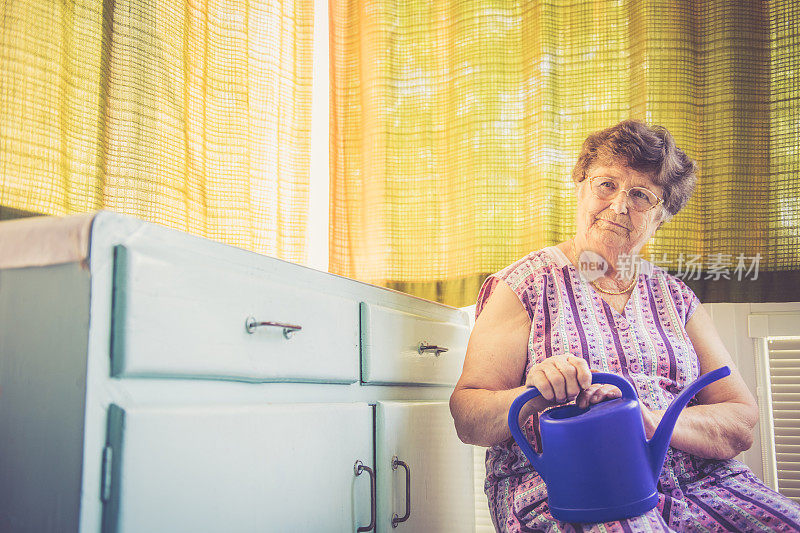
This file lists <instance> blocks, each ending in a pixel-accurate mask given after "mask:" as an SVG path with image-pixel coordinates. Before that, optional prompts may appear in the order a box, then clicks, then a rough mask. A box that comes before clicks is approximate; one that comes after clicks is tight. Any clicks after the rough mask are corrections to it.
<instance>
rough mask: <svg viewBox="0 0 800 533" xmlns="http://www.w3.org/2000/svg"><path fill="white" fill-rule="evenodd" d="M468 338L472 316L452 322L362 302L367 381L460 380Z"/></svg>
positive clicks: (364, 375) (437, 382)
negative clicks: (469, 320) (462, 320)
mask: <svg viewBox="0 0 800 533" xmlns="http://www.w3.org/2000/svg"><path fill="white" fill-rule="evenodd" d="M468 338H469V326H468V324H467V323H466V320H465V322H464V323H454V322H446V321H441V320H437V319H435V318H432V317H426V316H423V315H418V314H411V313H406V312H403V311H399V310H397V309H391V308H387V307H383V306H380V305H375V304H370V303H366V302H362V303H361V358H362V376H361V379H362V381H364V382H366V383H387V384H388V383H418V384H428V385H454V384H455V383H456V381H458V376H459V375H460V373H461V366H462V364H463V362H464V354H465V353H466V349H467V340H468ZM426 347H427V349H425V348H426ZM436 348H446V349H447V351H441V352H439V351H438V350H437V349H436Z"/></svg>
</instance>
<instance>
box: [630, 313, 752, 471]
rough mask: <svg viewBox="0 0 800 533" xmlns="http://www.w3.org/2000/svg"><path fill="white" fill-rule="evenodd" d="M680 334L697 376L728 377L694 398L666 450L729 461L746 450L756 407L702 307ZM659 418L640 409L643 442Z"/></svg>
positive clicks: (659, 415)
mask: <svg viewBox="0 0 800 533" xmlns="http://www.w3.org/2000/svg"><path fill="white" fill-rule="evenodd" d="M686 332H687V333H688V334H689V339H690V340H691V341H692V345H693V346H694V349H695V352H697V357H698V359H699V362H700V373H701V374H705V373H707V372H710V371H711V370H714V369H716V368H719V367H721V366H725V365H727V366H729V367H730V368H731V375H730V376H728V377H725V378H722V379H720V380H719V381H715V382H714V383H711V384H710V385H708V386H706V387H705V388H704V389H702V390H701V391H700V392H699V393H697V399H698V401H699V405H694V406H692V407H687V408H686V409H684V410H683V411H682V412H681V414H680V416H678V421H677V423H676V424H675V430H674V432H673V433H672V440H671V441H670V446H673V447H674V448H677V449H679V450H683V451H685V452H688V453H691V454H692V455H696V456H698V457H705V458H709V459H730V458H732V457H735V456H736V455H738V454H739V453H740V452H742V451H744V450H747V449H748V448H750V446H752V444H753V428H755V426H756V424H757V423H758V405H757V404H756V401H755V399H754V398H753V395H752V394H751V393H750V390H749V389H748V388H747V385H745V383H744V380H742V376H741V375H740V374H739V372H738V370H736V368H735V366H734V364H733V360H732V359H731V356H730V354H729V353H728V350H726V349H725V345H724V344H723V343H722V340H721V339H720V338H719V335H718V334H717V331H716V329H715V328H714V323H713V322H712V320H711V317H710V316H709V315H708V313H707V312H706V310H705V309H704V308H703V306H702V305H701V306H698V308H697V310H695V312H694V314H693V315H692V316H691V318H690V319H689V322H687V324H686ZM663 415H664V411H663V410H659V411H649V410H648V409H647V408H645V407H644V406H643V407H642V418H643V420H644V425H645V433H646V434H647V438H650V437H651V436H652V435H653V432H654V431H655V428H656V427H657V426H658V423H659V422H660V421H661V417H662V416H663Z"/></svg>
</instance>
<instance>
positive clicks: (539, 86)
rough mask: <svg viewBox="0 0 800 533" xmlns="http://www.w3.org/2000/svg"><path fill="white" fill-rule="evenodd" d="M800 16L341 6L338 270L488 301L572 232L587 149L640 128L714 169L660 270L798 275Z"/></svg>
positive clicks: (505, 6) (649, 253)
mask: <svg viewBox="0 0 800 533" xmlns="http://www.w3.org/2000/svg"><path fill="white" fill-rule="evenodd" d="M799 15H800V12H798V6H797V2H785V1H784V2H778V1H774V2H769V3H767V2H763V3H761V2H747V1H738V2H730V1H722V0H714V1H700V0H686V1H672V2H662V1H654V0H651V1H642V0H621V1H619V0H592V1H587V2H567V1H555V2H542V1H539V0H529V1H518V2H510V1H499V0H480V1H478V0H473V1H470V0H449V1H443V0H442V1H435V2H422V1H408V0H406V1H400V0H380V1H377V0H341V1H339V2H336V3H334V4H333V9H332V16H331V26H332V35H331V39H332V49H333V54H332V63H333V64H332V105H333V110H332V114H333V116H332V121H333V122H332V128H331V131H332V135H333V138H332V147H333V154H334V157H333V159H332V165H331V167H332V168H331V172H332V178H331V238H330V244H331V261H330V264H331V267H330V268H331V271H332V272H335V273H338V274H342V275H345V276H348V277H354V278H357V279H361V280H364V281H368V282H371V283H376V284H382V285H386V286H389V287H392V288H396V289H399V290H403V291H407V292H411V293H413V294H417V295H419V296H423V297H426V298H431V299H436V300H439V301H443V302H445V303H449V304H452V305H457V306H460V305H469V304H471V303H473V302H474V298H475V295H476V293H477V288H478V286H479V284H480V282H481V281H482V280H483V279H484V278H485V277H486V275H488V274H489V273H492V272H495V271H497V270H499V269H500V268H503V267H504V266H506V265H508V264H510V263H511V262H513V261H514V260H516V259H518V258H519V257H522V256H523V255H525V254H527V253H528V252H530V251H532V250H534V249H538V248H541V247H542V246H546V245H551V244H555V243H556V242H559V241H561V240H564V239H566V238H568V237H569V236H570V235H571V234H572V233H573V232H574V208H575V198H574V195H573V185H572V182H571V180H570V177H569V176H570V172H571V168H572V166H573V164H574V162H575V159H576V157H577V153H578V150H579V148H580V144H581V142H582V141H583V139H584V138H585V137H586V135H588V134H589V133H590V132H592V131H595V130H598V129H601V128H604V127H607V126H610V125H613V124H615V123H617V122H618V121H620V120H623V119H626V118H638V119H643V120H645V121H647V122H649V123H655V124H661V125H664V126H666V127H667V128H669V130H670V131H671V132H672V133H673V134H674V135H675V137H676V140H677V142H678V145H679V146H681V147H682V148H684V149H685V150H686V151H687V153H689V154H690V156H691V157H693V158H695V159H696V160H697V161H698V163H699V165H700V183H699V186H698V189H697V191H696V193H695V196H694V198H693V200H692V201H691V202H690V203H689V205H688V206H687V207H686V208H684V210H683V211H682V212H681V213H680V214H678V215H677V216H676V217H675V218H673V220H672V221H670V222H669V223H667V224H665V225H664V227H662V228H661V229H660V230H659V231H658V232H657V233H656V236H655V237H654V238H653V239H652V240H651V242H650V244H649V245H648V247H647V248H646V250H644V251H643V255H644V256H645V257H648V258H650V259H651V260H653V261H655V262H657V263H659V264H661V265H663V266H666V267H667V268H669V269H670V270H672V271H680V270H681V269H682V268H683V267H684V262H685V260H686V259H687V258H690V257H695V256H696V257H697V258H698V259H697V260H699V261H700V262H701V263H704V266H702V267H701V272H702V274H703V275H702V276H701V278H705V276H706V275H707V274H708V273H709V272H710V271H712V270H714V269H713V268H712V267H713V266H714V265H712V263H713V262H714V261H715V260H716V261H717V263H719V262H720V261H721V260H722V261H728V262H729V268H728V275H729V276H731V275H733V271H734V268H735V266H736V260H737V258H740V257H745V258H747V260H748V262H749V263H748V266H749V265H750V264H751V263H752V261H753V260H752V258H753V257H759V258H760V264H759V267H760V269H761V271H762V272H764V271H766V272H772V273H777V272H783V271H798V270H800V252H798V246H797V245H798V244H800V242H798V239H799V238H798V234H800V216H799V215H800V213H798V209H799V207H798V202H797V193H798V192H799V191H798V190H797V187H798V182H797V180H796V176H797V161H798V154H797V151H796V146H797V139H798V135H797V131H796V128H797V124H798V121H797V120H796V116H797V109H798V99H799V98H800V96H799V95H798V92H797V85H796V83H797V82H796V81H794V80H795V79H797V57H798V56H800V50H798V45H797V22H796V21H797V19H798V16H799ZM792 73H794V74H792ZM781 84H782V85H781ZM781 87H783V88H781ZM781 91H784V93H785V94H784V95H783V96H780V95H781V94H783V93H781ZM787 102H788V103H787ZM792 113H794V114H792ZM793 178H794V179H793ZM782 243H783V244H782ZM716 266H717V267H718V266H719V265H716ZM700 281H701V282H703V281H704V279H701V280H700ZM722 281H724V279H723V280H722ZM748 282H749V281H742V283H748ZM752 287H753V285H750V286H748V289H747V290H748V291H749V293H748V294H752V293H753V292H757V291H752V290H750V289H752ZM740 290H743V289H741V288H740ZM721 297H722V298H723V299H724V298H725V296H724V295H722V296H721ZM795 297H796V298H800V294H796V295H795Z"/></svg>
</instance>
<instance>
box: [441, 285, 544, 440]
mask: <svg viewBox="0 0 800 533" xmlns="http://www.w3.org/2000/svg"><path fill="white" fill-rule="evenodd" d="M530 330H531V320H530V318H529V317H528V313H527V311H526V310H525V308H524V307H523V305H522V302H521V301H520V300H519V298H518V297H517V295H516V294H514V291H512V290H511V288H510V287H509V286H508V285H507V284H506V283H504V282H502V281H500V282H498V283H497V287H495V289H494V292H493V293H492V295H491V296H490V297H489V300H488V301H487V302H486V305H485V306H484V308H483V310H482V312H481V314H480V315H479V316H478V318H477V319H476V320H475V326H474V327H473V328H472V333H471V334H470V337H469V343H468V344H467V355H466V358H465V359H464V368H463V370H462V372H461V377H460V378H459V380H458V383H457V384H456V387H455V390H454V391H453V394H452V395H451V396H450V412H451V414H452V415H453V420H454V421H455V425H456V432H457V433H458V437H459V438H460V439H461V440H462V441H464V442H466V443H467V444H476V445H479V446H492V445H494V444H497V443H499V442H502V441H504V440H506V439H508V438H510V437H511V432H510V431H509V429H508V422H507V420H508V418H507V417H508V410H509V408H510V407H511V403H512V402H513V401H514V399H515V398H516V397H517V396H519V395H520V394H522V392H523V391H524V390H525V387H520V386H519V384H520V383H521V382H522V376H523V374H524V372H525V363H526V360H527V350H528V336H529V335H530ZM533 403H534V402H533V401H532V402H530V403H529V404H528V405H530V404H533Z"/></svg>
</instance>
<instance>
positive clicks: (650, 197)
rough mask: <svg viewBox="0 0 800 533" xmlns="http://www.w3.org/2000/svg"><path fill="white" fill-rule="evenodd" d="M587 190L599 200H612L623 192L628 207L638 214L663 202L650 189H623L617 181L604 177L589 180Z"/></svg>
mask: <svg viewBox="0 0 800 533" xmlns="http://www.w3.org/2000/svg"><path fill="white" fill-rule="evenodd" d="M589 188H590V189H591V190H592V194H594V195H595V196H596V197H597V198H599V199H601V200H613V199H614V198H616V197H617V195H618V194H619V193H620V192H624V193H625V195H626V196H627V197H628V205H630V206H631V208H632V209H634V210H636V211H639V212H640V213H644V212H645V211H650V210H651V209H653V208H654V207H655V206H657V205H658V204H660V203H661V202H663V200H662V199H661V198H659V197H658V196H657V195H656V193H654V192H653V191H651V190H650V189H645V188H644V187H631V188H630V189H623V188H621V187H620V186H619V183H617V180H615V179H614V178H607V177H605V176H595V177H593V178H589Z"/></svg>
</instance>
